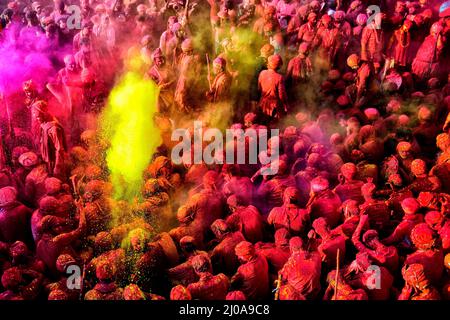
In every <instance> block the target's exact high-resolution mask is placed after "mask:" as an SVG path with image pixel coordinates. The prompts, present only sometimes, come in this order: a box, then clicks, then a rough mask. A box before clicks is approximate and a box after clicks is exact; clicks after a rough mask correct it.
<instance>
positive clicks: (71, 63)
mask: <svg viewBox="0 0 450 320" xmlns="http://www.w3.org/2000/svg"><path fill="white" fill-rule="evenodd" d="M64 63H65V65H66V69H67V70H69V71H75V69H76V68H77V64H76V63H75V59H74V58H73V57H68V58H66V59H64Z"/></svg>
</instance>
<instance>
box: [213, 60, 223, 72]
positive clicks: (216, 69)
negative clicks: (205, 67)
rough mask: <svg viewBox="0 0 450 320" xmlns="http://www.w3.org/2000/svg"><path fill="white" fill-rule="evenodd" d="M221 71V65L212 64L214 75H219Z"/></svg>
mask: <svg viewBox="0 0 450 320" xmlns="http://www.w3.org/2000/svg"><path fill="white" fill-rule="evenodd" d="M222 70H223V68H222V65H220V64H218V63H214V64H213V72H214V74H219V73H221V72H222Z"/></svg>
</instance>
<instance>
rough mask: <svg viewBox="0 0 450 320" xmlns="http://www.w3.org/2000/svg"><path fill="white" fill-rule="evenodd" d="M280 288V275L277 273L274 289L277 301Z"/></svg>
mask: <svg viewBox="0 0 450 320" xmlns="http://www.w3.org/2000/svg"><path fill="white" fill-rule="evenodd" d="M280 287H281V273H278V279H277V287H276V288H275V298H274V299H275V300H278V296H279V295H280Z"/></svg>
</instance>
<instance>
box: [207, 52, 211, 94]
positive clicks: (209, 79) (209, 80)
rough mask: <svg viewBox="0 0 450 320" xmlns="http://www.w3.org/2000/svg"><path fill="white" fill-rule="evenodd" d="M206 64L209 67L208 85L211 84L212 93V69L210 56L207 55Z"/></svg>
mask: <svg viewBox="0 0 450 320" xmlns="http://www.w3.org/2000/svg"><path fill="white" fill-rule="evenodd" d="M206 64H207V66H208V84H209V90H210V91H211V89H212V86H211V68H210V67H209V55H208V54H206Z"/></svg>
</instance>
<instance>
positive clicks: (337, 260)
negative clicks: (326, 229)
mask: <svg viewBox="0 0 450 320" xmlns="http://www.w3.org/2000/svg"><path fill="white" fill-rule="evenodd" d="M338 282H339V248H338V249H337V255H336V276H335V278H334V300H336V298H337V292H338Z"/></svg>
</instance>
